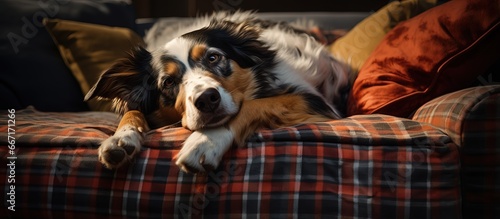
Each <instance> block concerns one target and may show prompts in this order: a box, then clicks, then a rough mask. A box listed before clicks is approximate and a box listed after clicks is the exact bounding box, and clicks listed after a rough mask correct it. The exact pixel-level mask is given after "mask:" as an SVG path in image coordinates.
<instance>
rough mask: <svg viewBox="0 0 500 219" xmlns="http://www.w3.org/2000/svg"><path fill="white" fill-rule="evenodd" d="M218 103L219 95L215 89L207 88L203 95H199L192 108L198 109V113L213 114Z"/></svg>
mask: <svg viewBox="0 0 500 219" xmlns="http://www.w3.org/2000/svg"><path fill="white" fill-rule="evenodd" d="M219 103H220V94H219V91H217V90H216V89H215V88H209V89H207V90H205V91H203V93H201V95H200V96H198V98H196V101H195V102H194V106H196V108H198V110H199V111H201V112H204V113H213V112H214V111H215V110H216V109H217V108H218V107H219Z"/></svg>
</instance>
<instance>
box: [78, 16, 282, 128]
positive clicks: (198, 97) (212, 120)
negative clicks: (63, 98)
mask: <svg viewBox="0 0 500 219" xmlns="http://www.w3.org/2000/svg"><path fill="white" fill-rule="evenodd" d="M258 38H259V30H258V29H255V28H254V27H252V26H250V25H247V24H245V23H232V22H228V21H218V22H216V21H214V22H212V23H211V24H210V25H208V26H207V27H205V28H202V29H199V30H196V31H193V32H190V33H187V34H185V35H183V36H180V37H178V38H175V39H174V40H172V41H170V42H169V43H167V44H166V45H165V46H164V48H158V49H157V50H155V51H152V52H149V51H147V50H145V49H143V48H138V49H136V50H134V51H133V52H132V53H131V55H130V57H129V58H127V59H124V60H121V61H119V62H117V63H116V64H115V65H114V66H112V67H111V68H110V69H109V70H107V71H106V72H105V73H103V75H102V76H101V78H100V79H99V81H98V82H97V83H96V84H95V85H94V87H93V88H92V89H91V90H90V91H89V93H88V94H87V96H86V99H91V98H94V97H100V98H108V99H114V102H115V107H116V108H117V110H118V111H119V112H125V111H127V110H134V109H136V110H140V111H142V112H144V113H145V114H151V113H158V111H160V113H161V111H168V110H169V109H175V111H176V112H177V113H178V114H179V115H180V116H181V117H182V125H183V126H184V127H186V128H188V129H191V130H198V129H201V128H206V127H216V126H221V125H224V124H226V123H227V122H228V121H229V120H230V119H231V118H232V117H233V116H234V115H236V114H237V113H238V112H239V109H240V105H241V102H242V101H243V99H245V98H252V97H253V96H254V95H255V92H256V91H257V90H258V86H259V85H258V83H257V82H256V81H258V80H259V79H258V76H256V74H254V73H255V72H259V71H263V69H268V68H270V67H272V65H273V60H274V57H275V52H274V51H272V50H270V49H269V47H268V46H266V45H265V44H264V43H262V42H261V41H259V39H258Z"/></svg>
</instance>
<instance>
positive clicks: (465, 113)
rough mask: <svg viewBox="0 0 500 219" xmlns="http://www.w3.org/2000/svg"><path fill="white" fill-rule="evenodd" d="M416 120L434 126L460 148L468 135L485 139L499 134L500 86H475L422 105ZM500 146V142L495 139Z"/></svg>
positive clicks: (415, 116) (415, 117)
mask: <svg viewBox="0 0 500 219" xmlns="http://www.w3.org/2000/svg"><path fill="white" fill-rule="evenodd" d="M413 120H416V121H420V122H426V123H429V124H432V125H434V126H436V127H438V128H440V129H441V130H443V131H444V132H445V133H447V134H448V135H449V136H450V137H451V138H452V140H453V141H454V142H455V143H456V144H457V145H459V146H464V144H465V141H466V140H468V139H467V137H468V136H469V134H471V135H472V134H474V133H478V134H480V135H481V137H482V138H484V137H495V136H496V135H497V134H498V133H500V125H499V124H500V85H493V86H482V87H472V88H468V89H464V90H460V91H457V92H454V93H450V94H447V95H443V96H441V97H438V98H436V99H434V100H431V101H429V102H427V103H426V104H424V105H423V106H421V107H420V108H419V109H418V110H417V111H416V112H415V114H414V116H413ZM493 140H495V142H491V143H494V144H496V145H499V146H500V139H498V138H497V139H493Z"/></svg>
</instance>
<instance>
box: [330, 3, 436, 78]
mask: <svg viewBox="0 0 500 219" xmlns="http://www.w3.org/2000/svg"><path fill="white" fill-rule="evenodd" d="M435 5H436V0H403V1H393V2H391V3H389V4H387V5H386V6H384V7H383V8H381V9H380V10H378V11H377V12H375V13H374V14H372V15H370V16H369V17H367V18H365V19H364V20H363V21H361V22H360V23H359V24H357V25H356V26H355V27H354V28H353V29H352V30H350V31H349V32H348V33H347V34H346V35H345V36H343V37H341V38H339V39H338V40H336V41H335V42H334V43H333V44H332V45H330V48H329V49H330V52H331V53H332V55H333V56H334V57H336V58H337V59H338V60H340V61H342V62H344V63H347V64H348V65H349V66H350V67H351V72H352V74H351V75H350V81H351V82H353V81H354V79H355V78H356V76H357V73H358V71H359V69H360V68H361V66H362V65H363V63H364V62H365V60H366V59H367V58H368V56H369V55H370V54H371V52H372V51H373V50H374V49H375V47H376V46H377V45H378V44H379V43H380V42H381V41H382V38H384V36H385V34H386V33H387V32H389V31H390V30H391V29H392V28H393V27H394V26H396V24H398V23H399V22H401V21H404V20H407V19H409V18H411V17H414V16H415V15H418V14H420V13H421V12H423V11H425V10H427V9H429V8H432V7H433V6H435Z"/></svg>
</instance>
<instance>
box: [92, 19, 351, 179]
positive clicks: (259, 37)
mask: <svg viewBox="0 0 500 219" xmlns="http://www.w3.org/2000/svg"><path fill="white" fill-rule="evenodd" d="M177 32H178V33H175V34H172V33H170V34H169V36H165V37H164V38H165V39H166V40H165V41H168V42H164V43H158V42H154V43H151V44H150V45H155V46H154V47H155V48H149V49H148V50H146V49H144V48H137V49H136V50H135V51H133V52H132V53H131V54H130V57H129V58H127V59H124V60H121V61H118V62H117V63H116V64H115V65H113V66H112V67H111V68H110V69H109V70H107V71H106V72H104V73H103V75H102V76H101V78H100V79H99V81H98V82H97V83H96V84H95V86H94V87H93V88H92V89H91V90H90V91H89V93H88V94H87V96H86V99H87V100H88V99H92V98H94V97H98V98H108V99H113V100H114V106H115V108H116V109H117V111H118V112H120V113H122V114H123V118H122V120H121V122H120V124H119V126H118V128H117V130H116V133H115V134H114V135H113V136H111V137H110V138H108V139H107V140H105V141H104V142H102V144H101V146H100V148H99V152H98V153H99V160H100V161H101V162H102V163H103V164H104V165H105V166H106V167H108V168H117V167H120V166H121V165H123V164H124V163H126V162H128V161H129V160H131V159H132V158H133V157H134V155H136V154H137V153H138V152H139V151H140V149H141V144H142V141H143V138H144V133H145V132H146V131H148V129H149V127H150V126H154V127H159V126H164V125H168V124H172V123H175V122H177V121H181V124H182V126H183V127H185V128H187V129H189V130H191V131H193V133H192V134H191V135H190V136H189V137H188V138H187V139H186V141H185V142H184V145H183V147H182V149H181V150H180V152H179V153H178V155H177V156H176V158H175V159H176V164H177V165H178V166H179V167H180V168H181V169H182V170H184V171H186V172H193V173H196V172H205V171H210V170H212V169H214V168H216V167H217V166H218V164H219V162H220V160H221V158H222V156H223V154H224V153H225V152H226V151H227V150H228V149H229V148H230V147H231V145H233V144H235V145H239V146H241V145H243V144H244V143H245V140H246V139H247V137H249V136H250V135H251V134H253V133H254V132H255V131H256V130H257V129H259V128H271V129H272V128H278V127H283V126H290V125H295V124H299V123H307V122H318V121H327V120H331V119H338V118H341V112H340V110H339V106H340V105H341V104H342V99H343V98H342V95H343V92H344V91H345V90H346V87H347V80H348V79H347V70H346V69H347V68H345V66H343V65H342V64H341V63H339V62H337V61H336V60H335V59H334V58H333V57H331V55H330V54H329V52H328V51H327V50H325V49H324V47H323V45H321V44H320V43H318V42H317V41H315V40H314V38H313V37H311V36H310V35H308V34H306V33H305V32H303V31H301V30H298V29H296V28H292V27H290V26H288V25H287V24H284V23H276V22H270V21H263V20H260V19H258V18H257V17H256V16H255V15H254V14H253V13H251V12H236V13H225V12H223V13H216V14H214V15H212V16H208V17H204V18H199V19H198V21H197V22H196V23H195V24H193V25H190V26H188V27H185V28H180V29H179V30H178V31H177ZM160 35H161V34H160ZM172 35H174V36H172ZM156 39H160V40H161V39H162V36H159V37H158V36H156ZM158 45H160V46H158Z"/></svg>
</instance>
